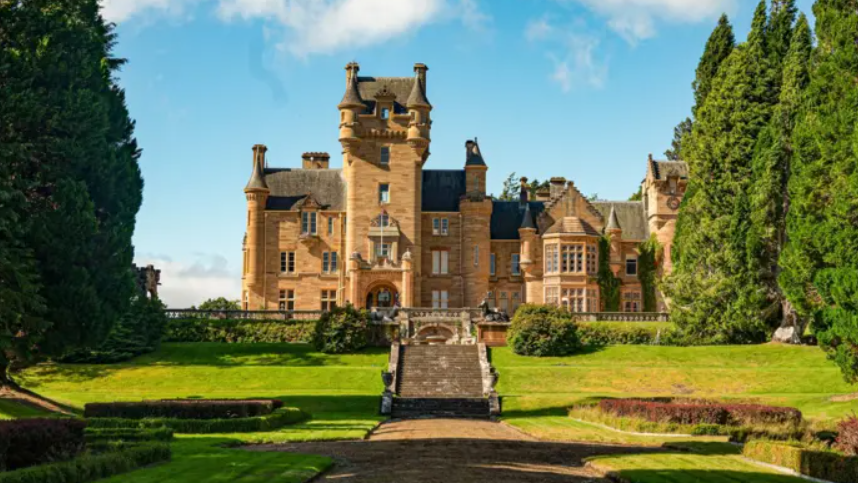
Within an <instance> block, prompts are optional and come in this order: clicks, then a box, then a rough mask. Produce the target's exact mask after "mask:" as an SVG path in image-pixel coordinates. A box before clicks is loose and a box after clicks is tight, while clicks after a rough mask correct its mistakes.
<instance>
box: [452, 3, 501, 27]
mask: <svg viewBox="0 0 858 483" xmlns="http://www.w3.org/2000/svg"><path fill="white" fill-rule="evenodd" d="M456 10H457V11H458V12H455V13H456V14H457V15H458V16H459V18H460V19H461V20H462V24H463V25H464V26H465V27H467V28H469V29H471V30H473V31H475V32H486V31H487V30H488V28H489V24H490V23H491V22H492V17H491V16H490V15H488V14H486V13H485V12H483V11H482V10H481V9H480V5H479V4H478V3H477V2H476V0H460V1H459V7H458V8H457V9H456Z"/></svg>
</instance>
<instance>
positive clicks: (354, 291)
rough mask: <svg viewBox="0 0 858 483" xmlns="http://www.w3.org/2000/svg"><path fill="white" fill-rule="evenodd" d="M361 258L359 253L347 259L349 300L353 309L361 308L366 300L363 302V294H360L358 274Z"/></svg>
mask: <svg viewBox="0 0 858 483" xmlns="http://www.w3.org/2000/svg"><path fill="white" fill-rule="evenodd" d="M361 262H362V260H361V257H360V253H358V252H354V253H352V256H351V257H349V282H350V286H349V291H348V292H349V299H350V300H351V302H352V305H354V306H355V307H363V306H364V304H365V303H366V300H363V294H362V293H360V272H361Z"/></svg>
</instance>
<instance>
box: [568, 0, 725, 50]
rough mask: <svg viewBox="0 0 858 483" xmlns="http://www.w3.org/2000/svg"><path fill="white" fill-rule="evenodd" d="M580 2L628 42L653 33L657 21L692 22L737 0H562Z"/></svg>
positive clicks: (712, 14)
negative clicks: (601, 17)
mask: <svg viewBox="0 0 858 483" xmlns="http://www.w3.org/2000/svg"><path fill="white" fill-rule="evenodd" d="M561 1H563V2H569V1H574V2H577V3H580V4H583V5H584V6H585V7H587V8H589V9H590V10H592V11H593V12H596V13H597V14H599V15H602V16H604V17H607V18H608V25H609V26H610V27H611V29H613V30H614V31H616V32H617V33H619V34H620V35H621V36H623V38H625V39H626V40H628V41H629V42H630V43H634V42H636V41H637V40H642V39H647V38H650V37H652V36H654V35H655V33H656V28H655V25H656V21H659V20H660V21H667V22H676V23H694V22H700V21H703V20H707V19H714V18H717V17H718V16H719V15H720V14H721V13H723V12H732V11H733V10H734V8H735V6H736V0H561Z"/></svg>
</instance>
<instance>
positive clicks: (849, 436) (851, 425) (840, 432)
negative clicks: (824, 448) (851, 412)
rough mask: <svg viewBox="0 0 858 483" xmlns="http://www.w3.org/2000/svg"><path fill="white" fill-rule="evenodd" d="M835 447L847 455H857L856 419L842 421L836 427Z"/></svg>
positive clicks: (857, 431)
mask: <svg viewBox="0 0 858 483" xmlns="http://www.w3.org/2000/svg"><path fill="white" fill-rule="evenodd" d="M835 446H836V448H837V449H838V450H840V451H842V452H844V453H846V454H848V455H852V456H855V455H856V454H858V417H855V416H852V417H850V418H847V419H844V420H843V421H841V422H840V423H839V424H838V425H837V442H836V443H835Z"/></svg>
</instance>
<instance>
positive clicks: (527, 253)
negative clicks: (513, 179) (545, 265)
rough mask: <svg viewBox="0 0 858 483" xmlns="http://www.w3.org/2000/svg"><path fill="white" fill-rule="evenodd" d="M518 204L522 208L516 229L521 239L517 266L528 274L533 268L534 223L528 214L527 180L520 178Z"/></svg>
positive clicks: (531, 216) (531, 215)
mask: <svg viewBox="0 0 858 483" xmlns="http://www.w3.org/2000/svg"><path fill="white" fill-rule="evenodd" d="M519 203H520V205H521V206H523V207H524V213H523V215H522V217H521V225H520V226H519V227H518V237H519V238H520V239H521V261H520V262H519V265H520V266H521V270H522V271H523V272H524V273H525V274H530V272H531V270H532V268H533V266H534V258H535V257H534V248H535V242H536V223H535V222H534V220H533V214H532V213H531V212H530V200H528V186H527V178H521V191H520V193H519Z"/></svg>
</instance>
